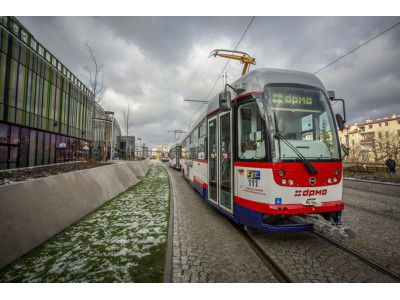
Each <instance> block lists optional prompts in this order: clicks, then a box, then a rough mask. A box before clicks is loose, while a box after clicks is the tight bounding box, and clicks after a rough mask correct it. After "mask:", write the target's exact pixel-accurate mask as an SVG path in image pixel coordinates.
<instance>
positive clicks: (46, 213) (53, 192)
mask: <svg viewBox="0 0 400 300" xmlns="http://www.w3.org/2000/svg"><path fill="white" fill-rule="evenodd" d="M150 164H151V162H150V161H149V160H144V161H129V162H127V161H119V162H117V163H116V164H113V165H107V166H104V167H100V168H94V169H88V170H83V171H78V172H72V173H65V174H61V175H57V176H51V177H46V178H40V179H36V180H32V181H25V182H19V183H14V184H10V185H4V186H0V269H1V268H3V267H4V266H6V265H8V264H9V263H11V262H13V261H14V260H15V259H17V258H19V257H20V256H22V255H23V254H25V253H27V252H28V251H30V250H32V249H33V248H35V247H36V246H38V245H40V244H41V243H43V242H45V241H46V240H47V239H49V238H51V237H52V236H54V235H55V234H57V233H58V232H60V231H62V230H63V229H65V228H67V227H68V226H70V225H71V224H73V223H75V222H77V221H78V220H79V219H81V218H82V217H84V216H85V215H87V214H88V213H90V212H92V211H93V210H95V209H96V208H98V207H100V206H101V205H102V204H104V203H105V202H106V201H108V200H110V199H112V198H113V197H115V196H117V195H118V194H120V193H121V192H123V191H125V190H126V189H128V188H129V187H131V186H133V185H135V184H136V183H138V182H139V180H138V178H137V177H140V176H145V175H146V173H147V171H148V170H149V165H150Z"/></svg>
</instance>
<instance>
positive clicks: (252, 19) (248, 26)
mask: <svg viewBox="0 0 400 300" xmlns="http://www.w3.org/2000/svg"><path fill="white" fill-rule="evenodd" d="M255 18H256V17H255V16H254V17H252V18H251V21H250V23H249V25H247V28H246V30H245V31H244V33H243V35H242V37H241V38H240V40H239V42H238V43H237V45H236V47H235V49H233V51H236V50H237V48H238V47H239V45H240V43H241V42H242V40H243V38H244V36H245V35H246V33H247V31H248V30H249V28H250V26H251V24H252V23H253V21H254V19H255ZM233 51H232V53H233ZM230 61H231V59H230V58H229V59H228V61H227V62H226V64H225V66H224V68H223V69H222V71H221V73H220V74H219V76H218V77H217V79H216V80H215V82H214V85H213V86H212V88H211V90H210V92H209V93H208V95H207V97H206V100H208V97H210V94H211V93H212V91H213V90H214V88H215V86H216V85H217V82H218V80H219V79H220V78H221V76H222V74H223V73H224V71H225V69H226V67H227V66H228V64H229V62H230Z"/></svg>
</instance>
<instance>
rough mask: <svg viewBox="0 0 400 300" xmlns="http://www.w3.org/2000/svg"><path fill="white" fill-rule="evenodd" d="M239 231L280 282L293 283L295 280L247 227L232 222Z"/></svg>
mask: <svg viewBox="0 0 400 300" xmlns="http://www.w3.org/2000/svg"><path fill="white" fill-rule="evenodd" d="M232 225H233V226H234V227H235V229H236V230H237V232H238V233H239V234H240V235H241V236H242V238H243V239H244V240H245V241H246V242H247V243H248V245H249V246H250V248H251V249H252V250H253V251H254V253H255V254H256V255H257V257H258V258H260V260H261V261H262V262H263V264H264V265H265V266H266V267H267V268H268V269H269V270H270V271H271V273H272V274H273V275H274V276H275V278H276V279H277V280H278V282H280V283H293V280H292V279H291V278H290V277H289V276H288V275H287V274H286V273H285V272H284V271H283V270H282V268H280V267H279V265H278V264H277V263H276V262H275V261H274V260H273V259H272V258H271V257H270V256H269V255H268V254H267V253H266V252H265V251H264V250H263V249H262V248H261V247H260V246H259V245H258V244H257V243H256V242H255V241H254V240H253V239H252V238H251V236H250V235H249V233H248V232H247V230H246V228H245V227H244V226H242V225H237V224H234V223H232Z"/></svg>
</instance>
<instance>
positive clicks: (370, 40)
mask: <svg viewBox="0 0 400 300" xmlns="http://www.w3.org/2000/svg"><path fill="white" fill-rule="evenodd" d="M398 25H400V22H398V23H397V24H395V25H393V26H391V27H390V28H388V29H386V30H385V31H383V32H381V33H379V34H378V35H376V36H374V37H373V38H371V39H369V40H368V41H366V42H365V43H363V44H361V45H360V46H358V47H356V48H354V49H353V50H351V51H349V52H347V53H346V54H344V55H342V56H341V57H339V58H337V59H335V60H334V61H333V62H331V63H329V64H328V65H326V66H325V67H323V68H321V69H319V70H318V71H315V72H314V73H313V74H314V75H315V74H317V73H318V72H320V71H322V70H324V69H326V68H328V67H330V66H331V65H333V64H334V63H336V62H338V61H339V60H341V59H342V58H344V57H346V56H347V55H349V54H351V53H353V52H354V51H356V50H358V49H360V48H361V47H363V46H365V45H366V44H368V43H369V42H372V41H373V40H375V39H376V38H378V37H380V36H381V35H383V34H385V33H386V32H388V31H389V30H391V29H393V28H394V27H396V26H398Z"/></svg>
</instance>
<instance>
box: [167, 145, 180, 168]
mask: <svg viewBox="0 0 400 300" xmlns="http://www.w3.org/2000/svg"><path fill="white" fill-rule="evenodd" d="M181 152H182V144H181V143H177V144H176V145H175V146H173V147H171V148H170V149H169V152H168V157H169V166H170V167H171V168H174V169H177V170H179V171H180V170H181V162H180V160H181Z"/></svg>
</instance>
